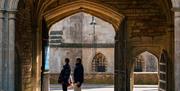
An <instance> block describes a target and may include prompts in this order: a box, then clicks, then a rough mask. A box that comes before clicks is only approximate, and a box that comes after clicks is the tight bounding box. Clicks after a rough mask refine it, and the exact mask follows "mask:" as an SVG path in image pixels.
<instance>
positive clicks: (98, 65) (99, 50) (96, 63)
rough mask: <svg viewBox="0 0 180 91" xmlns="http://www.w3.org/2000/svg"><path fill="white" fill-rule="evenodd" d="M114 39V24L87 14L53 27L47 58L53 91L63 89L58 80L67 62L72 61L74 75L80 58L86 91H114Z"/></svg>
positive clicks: (63, 20)
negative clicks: (77, 59) (105, 90)
mask: <svg viewBox="0 0 180 91" xmlns="http://www.w3.org/2000/svg"><path fill="white" fill-rule="evenodd" d="M114 38H115V30H114V28H113V26H112V25H111V24H110V23H108V22H106V21H104V20H102V19H100V18H97V17H95V16H93V15H91V14H88V13H84V12H79V13H76V14H73V15H71V16H68V17H66V18H64V19H62V20H60V21H58V22H56V23H55V24H53V25H52V26H51V28H50V30H49V43H48V44H49V45H48V52H47V55H46V56H49V57H47V58H48V59H47V60H48V62H46V63H49V67H47V68H49V69H48V70H49V76H50V77H49V80H50V84H51V85H50V87H51V90H52V91H53V89H56V90H57V89H61V88H59V87H61V86H59V85H60V84H58V86H57V81H58V80H57V79H58V76H59V73H60V71H61V69H62V67H63V65H64V64H65V62H64V60H65V58H69V59H70V66H71V75H72V74H73V70H74V68H75V61H76V58H81V59H82V64H83V66H84V73H85V76H84V79H85V82H84V85H83V87H82V88H83V89H84V90H88V91H89V90H94V89H98V90H103V89H107V90H108V91H114V46H115V42H114ZM56 86H57V87H56Z"/></svg>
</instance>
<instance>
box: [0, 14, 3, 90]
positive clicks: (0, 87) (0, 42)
mask: <svg viewBox="0 0 180 91" xmlns="http://www.w3.org/2000/svg"><path fill="white" fill-rule="evenodd" d="M2 30H3V12H2V11H0V91H1V90H2V61H3V60H2V53H3V52H2V33H3V32H2Z"/></svg>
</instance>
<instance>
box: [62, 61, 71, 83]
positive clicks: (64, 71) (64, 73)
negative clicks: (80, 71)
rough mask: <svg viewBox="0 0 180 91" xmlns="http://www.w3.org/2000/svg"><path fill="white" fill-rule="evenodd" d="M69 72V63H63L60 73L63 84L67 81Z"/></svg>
mask: <svg viewBox="0 0 180 91" xmlns="http://www.w3.org/2000/svg"><path fill="white" fill-rule="evenodd" d="M70 73H71V68H70V66H69V64H65V65H64V66H63V69H62V70H61V73H60V77H61V79H62V82H63V83H64V84H66V83H68V80H69V76H70Z"/></svg>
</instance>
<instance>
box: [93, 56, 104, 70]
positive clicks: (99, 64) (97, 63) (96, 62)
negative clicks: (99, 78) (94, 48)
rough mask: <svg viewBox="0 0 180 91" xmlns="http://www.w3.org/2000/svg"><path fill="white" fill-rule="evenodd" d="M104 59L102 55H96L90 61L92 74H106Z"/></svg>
mask: <svg viewBox="0 0 180 91" xmlns="http://www.w3.org/2000/svg"><path fill="white" fill-rule="evenodd" d="M106 66H107V62H106V58H105V56H104V55H103V54H102V53H97V54H96V55H95V57H94V58H93V60H92V71H93V72H106Z"/></svg>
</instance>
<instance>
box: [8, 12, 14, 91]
mask: <svg viewBox="0 0 180 91" xmlns="http://www.w3.org/2000/svg"><path fill="white" fill-rule="evenodd" d="M8 17H9V18H8V19H9V21H8V23H9V24H8V29H9V38H8V39H9V46H8V48H9V62H8V65H9V72H8V79H9V84H8V88H9V90H8V91H14V84H15V82H14V80H15V73H14V72H15V66H14V65H15V62H14V61H15V12H14V11H10V12H9V15H8Z"/></svg>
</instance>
